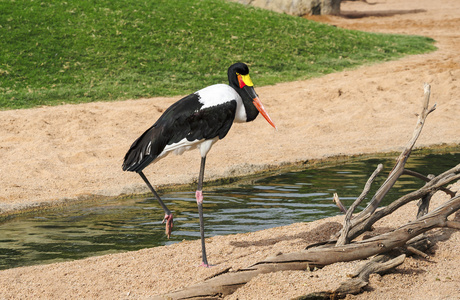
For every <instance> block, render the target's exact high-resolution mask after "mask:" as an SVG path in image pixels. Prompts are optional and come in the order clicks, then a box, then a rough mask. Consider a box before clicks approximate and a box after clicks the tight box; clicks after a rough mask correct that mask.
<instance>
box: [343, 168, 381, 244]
mask: <svg viewBox="0 0 460 300" xmlns="http://www.w3.org/2000/svg"><path fill="white" fill-rule="evenodd" d="M382 169H383V165H382V164H379V165H378V166H377V169H375V171H374V173H372V175H371V177H369V179H368V180H367V182H366V185H365V186H364V189H363V192H362V193H361V195H359V197H358V198H357V199H356V200H355V202H353V204H352V205H351V206H350V208H349V209H348V210H347V214H346V215H345V225H344V226H343V229H342V233H341V235H340V237H339V239H338V240H337V244H336V246H343V245H345V244H347V243H348V242H349V239H348V232H349V231H350V227H351V217H352V215H353V212H354V211H355V209H356V207H358V205H359V204H361V202H362V201H363V200H364V198H366V196H367V194H368V193H369V191H370V189H371V185H372V183H373V182H374V180H375V178H376V177H377V174H378V173H380V171H382Z"/></svg>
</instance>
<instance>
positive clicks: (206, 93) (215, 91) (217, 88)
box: [195, 84, 241, 109]
mask: <svg viewBox="0 0 460 300" xmlns="http://www.w3.org/2000/svg"><path fill="white" fill-rule="evenodd" d="M195 94H197V95H198V96H199V101H200V103H202V104H203V106H202V107H201V109H203V108H207V107H212V106H216V105H219V104H223V103H226V102H230V101H232V100H236V101H237V102H239V103H241V97H240V95H238V93H237V92H236V91H235V90H234V89H233V88H232V87H230V86H229V85H226V84H214V85H211V86H208V87H205V88H204V89H201V90H199V91H197V92H195Z"/></svg>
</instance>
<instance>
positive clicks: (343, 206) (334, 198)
mask: <svg viewBox="0 0 460 300" xmlns="http://www.w3.org/2000/svg"><path fill="white" fill-rule="evenodd" d="M332 200H333V201H334V203H335V205H337V207H338V208H339V209H340V211H341V212H343V213H346V212H347V208H346V207H345V205H343V203H342V201H340V198H339V195H337V193H334V196H333V197H332Z"/></svg>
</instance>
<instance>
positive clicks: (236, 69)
mask: <svg viewBox="0 0 460 300" xmlns="http://www.w3.org/2000/svg"><path fill="white" fill-rule="evenodd" d="M237 73H238V74H241V75H247V74H249V68H248V66H247V65H246V64H243V63H236V64H233V65H231V66H230V68H228V83H229V85H230V86H231V87H232V88H233V89H234V90H235V91H236V92H237V93H238V95H240V97H241V99H242V100H243V105H244V109H245V110H246V122H250V121H253V120H254V119H255V118H256V117H257V116H258V115H259V111H258V110H257V108H256V107H255V106H254V104H253V99H254V97H257V94H256V93H255V91H254V89H253V88H252V87H248V86H246V87H244V88H240V85H239V82H238V77H237Z"/></svg>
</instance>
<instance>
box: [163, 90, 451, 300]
mask: <svg viewBox="0 0 460 300" xmlns="http://www.w3.org/2000/svg"><path fill="white" fill-rule="evenodd" d="M429 97H430V87H429V85H425V100H424V105H423V110H422V113H421V114H420V115H419V117H418V120H417V124H416V127H415V130H414V133H413V136H412V138H411V140H410V141H409V143H408V144H407V146H406V147H405V149H404V151H402V153H401V155H400V156H399V157H398V159H397V161H396V165H395V167H394V168H393V170H392V171H391V172H390V174H389V176H388V178H387V180H386V181H385V182H384V183H383V184H382V186H381V187H380V188H379V189H378V190H377V192H376V193H375V195H374V196H373V197H372V199H371V201H370V204H369V205H368V206H367V207H366V208H365V209H364V210H363V211H362V212H361V213H359V214H358V215H356V216H355V217H354V218H353V216H352V215H353V211H354V209H355V208H356V207H357V206H358V205H359V203H361V201H363V199H364V198H365V197H366V195H367V194H368V193H369V189H370V185H371V184H372V183H373V181H374V179H375V177H376V176H377V174H378V173H379V172H380V171H381V169H382V166H381V165H379V166H378V168H377V169H376V170H375V172H374V173H373V174H372V176H371V177H370V178H369V180H368V182H367V183H366V186H365V188H364V190H363V192H362V193H361V195H360V196H359V197H358V198H357V199H356V201H355V202H354V203H353V204H352V205H351V207H350V208H349V209H346V208H345V206H343V205H342V204H341V202H340V199H339V197H338V195H334V201H335V202H336V203H337V205H338V206H339V208H340V209H341V210H343V211H346V216H345V222H344V227H343V229H342V230H341V231H340V233H338V235H337V237H338V240H337V241H328V242H325V243H320V244H315V245H310V246H309V247H307V248H306V249H304V250H302V251H299V252H294V253H284V254H277V255H276V256H273V257H269V258H266V259H265V260H263V261H260V262H257V263H255V264H253V265H251V266H249V267H247V268H245V269H241V270H237V271H232V272H230V271H225V272H224V273H221V274H219V275H218V276H216V277H213V278H210V279H208V280H206V281H204V282H202V283H199V284H197V285H194V286H190V287H188V288H185V289H183V290H180V291H176V292H172V293H169V294H166V295H163V297H162V298H168V299H185V298H187V299H196V298H207V299H209V298H220V297H222V296H225V295H229V294H231V293H233V292H234V291H235V290H236V289H238V288H239V287H240V286H242V285H244V284H245V283H247V282H248V281H250V280H251V279H252V278H254V277H255V276H257V275H259V274H264V273H269V272H277V271H283V270H312V269H314V268H315V267H316V268H321V267H323V266H326V265H329V264H333V263H336V262H346V261H353V260H362V259H367V258H369V257H371V256H374V255H381V254H383V253H388V252H389V251H390V250H392V249H395V248H404V249H405V251H407V253H413V254H416V255H421V256H422V257H427V255H426V254H425V253H424V252H423V251H424V250H426V248H427V247H429V244H428V242H427V240H426V239H425V238H424V237H421V236H420V235H421V234H423V233H425V232H427V231H429V230H431V229H433V228H442V227H445V228H454V229H460V222H456V221H450V220H448V217H449V216H450V215H451V214H453V213H455V212H457V211H459V210H460V193H457V194H455V193H454V192H452V191H450V190H448V189H446V188H445V187H444V186H445V185H446V184H448V183H450V182H453V181H456V180H458V179H460V164H459V165H457V166H456V167H454V168H452V169H450V170H448V171H446V172H444V173H442V174H440V175H438V176H428V177H426V176H423V175H421V174H418V173H415V172H411V171H408V170H406V169H404V166H405V163H406V161H407V159H408V157H409V155H410V153H411V151H412V148H413V146H414V145H415V142H416V140H417V138H418V137H419V135H420V132H421V130H422V128H423V125H424V122H425V120H426V118H427V116H428V115H429V114H430V113H431V112H432V111H434V109H435V106H433V107H432V108H428V103H429ZM402 174H410V175H412V176H416V177H418V178H421V179H422V180H424V181H426V184H425V185H424V186H423V187H421V188H420V189H418V190H417V191H414V192H411V193H409V194H406V195H404V196H403V197H401V198H399V199H397V200H396V201H394V202H392V203H391V204H390V205H388V206H386V207H383V208H380V209H378V205H379V203H380V202H381V201H382V199H383V198H384V197H385V195H386V194H387V193H388V191H389V190H390V189H391V187H392V186H393V185H394V183H395V182H396V180H397V179H398V178H399V177H400V176H401V175H402ZM438 190H442V191H444V192H445V193H447V194H449V195H450V196H451V197H452V198H451V199H450V200H448V201H447V202H445V203H444V204H442V205H441V206H439V207H438V208H436V209H434V210H432V211H431V212H428V205H429V202H430V199H431V196H432V195H433V194H434V193H435V192H436V191H438ZM418 199H421V200H420V201H421V202H420V205H419V211H418V213H417V217H416V218H415V220H414V221H412V222H410V223H408V224H406V225H404V226H401V227H400V228H398V229H396V230H394V231H391V232H388V233H385V234H381V235H378V236H375V237H372V238H369V239H364V240H361V241H353V240H354V239H355V238H356V237H357V236H359V235H360V234H362V233H364V232H365V231H368V230H370V229H371V227H372V225H373V224H374V223H375V222H376V221H378V220H379V219H381V218H382V217H384V216H386V215H388V214H391V213H393V212H394V211H395V210H396V209H398V208H400V207H401V206H403V205H405V204H407V203H409V202H411V201H415V200H418ZM380 258H381V256H377V258H374V259H373V260H371V264H370V265H367V267H365V268H363V269H361V270H360V271H359V272H357V274H356V276H355V277H356V278H353V279H350V280H347V281H346V282H344V283H343V284H342V285H341V286H340V287H339V288H338V289H336V290H334V291H320V292H317V293H313V294H310V295H306V296H302V297H300V298H298V299H321V297H322V298H324V299H329V298H330V297H334V298H340V297H344V296H345V295H346V294H350V293H351V294H355V293H358V292H360V291H361V290H362V288H363V287H364V286H366V285H367V282H368V278H369V274H371V273H373V272H381V271H382V270H388V269H391V268H394V267H395V266H397V265H399V264H401V263H402V262H403V261H404V255H402V256H399V257H398V258H396V259H394V260H390V261H389V262H385V263H383V262H382V261H380Z"/></svg>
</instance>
